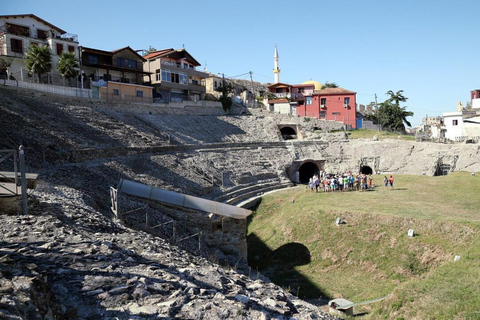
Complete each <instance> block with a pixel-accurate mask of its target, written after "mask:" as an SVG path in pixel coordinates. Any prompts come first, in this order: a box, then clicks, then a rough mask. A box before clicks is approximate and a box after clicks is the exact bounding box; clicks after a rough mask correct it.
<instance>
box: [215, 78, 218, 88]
mask: <svg viewBox="0 0 480 320" xmlns="http://www.w3.org/2000/svg"><path fill="white" fill-rule="evenodd" d="M216 87H218V85H217V80H215V88H216Z"/></svg>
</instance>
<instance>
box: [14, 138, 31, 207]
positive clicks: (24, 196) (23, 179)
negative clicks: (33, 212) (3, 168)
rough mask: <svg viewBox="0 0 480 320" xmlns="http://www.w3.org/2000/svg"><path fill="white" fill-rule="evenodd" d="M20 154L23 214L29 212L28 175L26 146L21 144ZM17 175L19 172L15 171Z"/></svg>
mask: <svg viewBox="0 0 480 320" xmlns="http://www.w3.org/2000/svg"><path fill="white" fill-rule="evenodd" d="M18 154H19V158H20V180H21V181H20V182H21V185H22V207H23V215H27V214H28V207H27V177H26V173H25V148H24V147H23V145H21V146H20V147H19V148H18ZM15 175H17V173H16V172H15Z"/></svg>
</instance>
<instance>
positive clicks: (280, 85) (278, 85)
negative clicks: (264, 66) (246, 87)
mask: <svg viewBox="0 0 480 320" xmlns="http://www.w3.org/2000/svg"><path fill="white" fill-rule="evenodd" d="M279 87H291V85H289V84H288V83H283V82H277V83H274V84H271V85H269V86H268V87H267V88H279Z"/></svg>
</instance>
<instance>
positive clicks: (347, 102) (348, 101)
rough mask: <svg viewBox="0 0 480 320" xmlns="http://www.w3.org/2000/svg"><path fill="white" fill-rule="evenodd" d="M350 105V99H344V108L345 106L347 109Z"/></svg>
mask: <svg viewBox="0 0 480 320" xmlns="http://www.w3.org/2000/svg"><path fill="white" fill-rule="evenodd" d="M349 104H350V98H348V97H347V98H343V106H344V107H345V108H347V107H348V105H349Z"/></svg>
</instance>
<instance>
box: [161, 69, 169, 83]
mask: <svg viewBox="0 0 480 320" xmlns="http://www.w3.org/2000/svg"><path fill="white" fill-rule="evenodd" d="M170 73H171V72H170V70H162V81H167V82H170V81H171V76H170Z"/></svg>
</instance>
